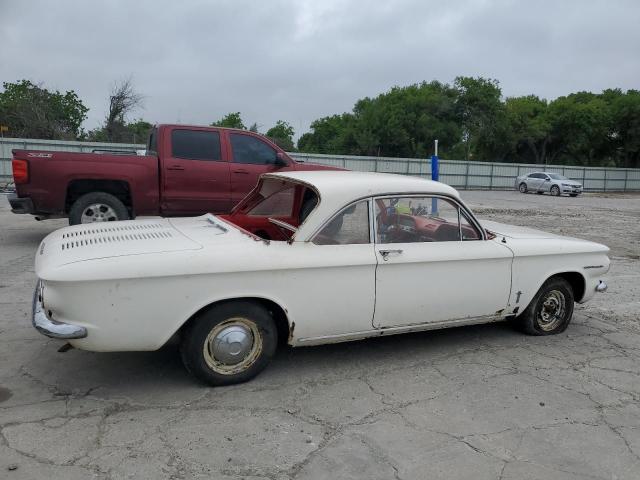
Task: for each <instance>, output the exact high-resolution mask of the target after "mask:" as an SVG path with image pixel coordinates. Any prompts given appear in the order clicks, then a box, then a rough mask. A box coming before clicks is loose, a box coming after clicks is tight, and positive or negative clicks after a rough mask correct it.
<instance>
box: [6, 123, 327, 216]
mask: <svg viewBox="0 0 640 480" xmlns="http://www.w3.org/2000/svg"><path fill="white" fill-rule="evenodd" d="M12 168H13V177H14V181H15V185H16V193H15V194H13V195H11V196H9V203H10V204H11V209H12V211H13V212H14V213H27V214H31V215H35V217H36V219H38V220H42V219H46V218H60V217H69V223H70V224H71V225H75V224H79V223H90V222H100V221H114V220H127V219H130V218H135V217H136V216H137V215H162V216H178V215H180V216H189V215H200V214H203V213H206V212H211V213H228V212H229V211H231V209H232V208H233V206H234V205H236V204H237V203H238V202H239V201H240V200H241V199H242V198H244V196H245V195H246V194H247V193H248V192H249V191H250V190H251V189H252V188H253V187H254V186H255V185H256V184H257V182H258V176H259V175H260V174H262V173H266V172H274V171H284V170H321V169H330V170H334V168H333V167H327V166H323V165H314V164H308V163H299V162H296V161H295V160H293V159H292V158H290V157H289V156H288V155H287V154H286V153H285V152H284V151H283V150H282V149H281V148H279V147H278V146H277V145H276V144H274V143H273V142H271V141H270V140H269V139H267V138H266V137H264V136H262V135H260V134H257V133H253V132H249V131H246V130H236V129H229V128H218V127H197V126H186V125H159V126H157V127H156V128H154V129H153V131H152V132H151V135H150V136H149V142H148V145H147V151H146V155H133V154H130V155H122V154H104V153H72V152H53V151H30V150H13V159H12Z"/></svg>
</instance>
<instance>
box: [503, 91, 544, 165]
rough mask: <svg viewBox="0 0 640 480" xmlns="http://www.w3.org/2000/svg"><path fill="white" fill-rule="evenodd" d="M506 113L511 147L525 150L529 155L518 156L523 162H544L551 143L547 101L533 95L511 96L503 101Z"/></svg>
mask: <svg viewBox="0 0 640 480" xmlns="http://www.w3.org/2000/svg"><path fill="white" fill-rule="evenodd" d="M505 108H506V115H507V119H508V122H509V124H510V126H511V132H512V138H513V148H514V150H515V151H516V152H522V151H523V150H527V151H528V153H529V154H530V155H526V152H525V155H524V158H519V159H518V160H522V161H525V162H532V163H546V160H547V154H548V148H549V146H550V144H551V123H550V121H549V115H548V112H547V110H548V105H547V101H546V100H544V99H540V98H538V97H536V96H535V95H527V96H524V97H511V98H507V99H506V101H505Z"/></svg>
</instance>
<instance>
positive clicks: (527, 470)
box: [0, 191, 640, 480]
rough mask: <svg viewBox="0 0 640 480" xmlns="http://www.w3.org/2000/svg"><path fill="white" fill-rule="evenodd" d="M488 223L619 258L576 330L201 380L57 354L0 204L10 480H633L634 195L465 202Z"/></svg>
mask: <svg viewBox="0 0 640 480" xmlns="http://www.w3.org/2000/svg"><path fill="white" fill-rule="evenodd" d="M462 195H463V197H464V198H465V200H466V201H467V202H468V203H469V205H470V206H471V207H472V208H473V209H474V210H475V211H476V212H478V215H479V217H480V218H486V219H491V220H497V221H501V222H506V223H513V224H518V225H526V226H532V227H536V228H540V229H543V230H548V231H552V232H555V233H560V234H566V235H573V236H578V237H582V238H586V239H590V240H595V241H598V242H602V243H605V244H607V245H609V246H610V247H611V250H612V251H611V257H612V268H611V271H610V273H609V292H607V293H606V294H603V295H597V296H596V298H595V299H594V300H593V301H591V302H589V303H588V304H586V305H582V306H578V307H577V309H576V312H575V315H574V320H573V323H572V325H571V326H570V327H569V329H568V330H567V331H566V332H565V333H563V334H561V335H558V336H554V337H526V336H523V335H521V334H519V333H517V332H515V331H513V330H512V329H511V328H510V327H509V325H507V324H492V325H484V326H474V327H462V328H456V329H450V330H443V331H436V332H426V333H418V334H408V335H402V336H395V337H385V338H378V339H374V340H367V341H362V342H356V343H351V344H342V345H330V346H323V347H307V348H301V349H286V348H285V349H282V350H281V351H280V352H279V353H278V355H277V356H276V358H275V361H274V362H273V364H272V365H271V366H270V367H269V368H268V369H267V370H266V371H265V372H264V373H263V374H261V375H260V376H259V377H258V378H257V379H255V380H254V381H252V382H249V383H246V384H243V385H238V386H233V387H226V388H216V389H212V388H207V387H204V386H201V385H199V384H197V383H195V382H194V381H193V380H192V379H191V378H189V377H188V376H187V375H186V373H185V371H184V370H183V368H182V366H181V363H180V360H179V358H178V355H177V351H176V347H175V345H168V346H166V347H165V348H163V349H162V350H160V351H158V352H148V353H112V354H108V353H90V352H83V351H78V350H71V351H69V352H67V353H58V352H57V348H58V347H59V346H60V342H57V341H54V340H49V339H46V338H45V337H43V336H41V335H39V334H38V333H37V332H36V331H35V330H34V329H33V328H32V327H31V325H30V300H31V294H32V289H33V286H34V282H35V276H34V273H33V255H34V251H35V248H36V247H37V245H38V242H39V241H40V240H41V239H42V238H43V237H44V236H45V235H46V234H47V233H49V232H50V231H52V230H54V229H55V228H58V227H61V226H63V225H64V224H65V222H64V221H62V220H57V221H47V222H42V223H38V222H35V221H34V220H32V219H31V218H29V217H25V216H18V215H13V214H11V213H10V211H9V208H8V204H7V202H6V200H5V199H4V198H2V197H0V478H2V479H21V480H22V479H29V478H52V479H57V478H64V479H76V478H78V479H80V478H82V479H84V478H104V479H112V478H113V479H116V478H127V477H140V478H154V479H161V478H216V479H217V478H221V479H230V478H247V479H272V480H275V479H291V478H297V479H305V478H327V479H335V478H340V479H347V478H366V479H377V478H381V479H382V478H384V479H387V478H400V479H418V478H420V479H423V478H429V479H437V478H443V479H448V480H451V479H457V478H460V479H468V478H473V479H548V478H553V479H585V478H586V479H638V478H640V406H639V403H638V401H639V400H640V362H639V361H638V360H640V322H639V318H638V312H639V310H640V308H639V307H640V196H633V195H615V194H599V195H596V194H586V195H584V196H583V197H579V198H575V199H574V198H552V197H548V196H537V195H521V194H519V193H517V192H475V191H469V192H463V193H462Z"/></svg>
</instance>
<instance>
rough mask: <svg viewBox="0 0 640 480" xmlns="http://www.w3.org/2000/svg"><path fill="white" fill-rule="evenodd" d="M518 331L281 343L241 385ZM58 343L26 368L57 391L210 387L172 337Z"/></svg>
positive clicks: (317, 374) (465, 346)
mask: <svg viewBox="0 0 640 480" xmlns="http://www.w3.org/2000/svg"><path fill="white" fill-rule="evenodd" d="M516 337H517V338H521V334H520V333H518V332H516V331H514V329H513V328H512V327H511V326H510V325H509V323H508V322H500V323H493V324H485V325H474V326H465V327H456V328H449V329H443V330H434V331H427V332H417V333H409V334H403V335H392V336H382V337H376V338H370V339H365V340H360V341H355V342H345V343H337V344H329V345H320V346H312V347H302V348H292V347H289V346H284V347H280V348H279V349H278V351H277V352H276V355H275V358H274V359H273V362H272V363H271V365H270V366H269V367H268V368H267V369H266V370H265V371H264V372H262V373H261V374H260V375H259V376H258V377H257V378H256V379H254V380H253V381H250V382H248V383H246V384H244V385H246V386H247V388H248V389H251V388H252V385H253V386H255V383H256V382H258V383H259V384H260V385H265V384H270V385H272V386H277V385H284V384H287V385H291V384H296V383H297V382H303V381H308V380H309V379H313V378H315V379H318V380H320V379H322V378H326V377H328V376H334V375H335V376H337V377H341V378H342V377H344V376H345V375H346V372H348V373H349V375H348V376H353V375H354V374H355V376H359V374H360V372H361V373H362V374H364V373H367V372H372V371H375V370H377V369H384V368H388V367H389V365H393V366H394V367H400V368H401V367H402V366H407V367H410V365H411V364H412V363H415V362H416V361H422V362H428V361H430V360H434V361H435V360H436V359H438V358H442V357H443V356H450V355H451V354H452V353H458V354H463V353H464V352H465V351H471V350H476V349H482V348H487V346H488V345H491V344H494V343H496V342H504V341H509V340H508V339H510V338H516ZM58 345H59V343H58V342H53V341H50V342H47V343H46V344H45V346H44V347H43V348H42V350H41V351H40V352H39V354H37V355H36V359H35V360H34V361H32V362H31V363H30V364H29V365H28V366H27V367H25V368H26V370H27V372H28V375H29V376H32V377H35V378H38V379H41V380H42V381H43V382H46V384H47V385H49V386H50V390H51V391H52V392H53V394H54V395H56V396H65V395H70V396H82V395H87V394H92V395H94V396H100V397H102V398H105V397H111V398H117V397H120V396H122V397H129V398H131V397H134V398H138V399H139V397H140V396H143V397H145V398H147V397H148V396H149V395H152V396H154V398H156V399H157V400H158V401H159V402H160V403H161V404H164V403H167V402H168V403H170V402H171V401H174V400H176V401H188V400H189V398H192V397H193V395H197V394H198V392H200V391H201V390H202V388H207V386H206V385H203V384H201V383H199V382H198V381H197V380H196V379H194V378H193V377H192V376H191V375H189V374H188V372H187V371H186V370H185V368H184V366H183V365H182V362H181V359H180V353H179V349H178V342H177V339H176V338H173V339H172V340H170V341H169V343H168V344H167V345H165V346H164V347H162V348H161V349H160V350H157V351H155V352H118V353H100V352H86V351H81V350H75V349H72V350H70V351H68V352H65V353H58V352H57V351H56V348H57V346H58ZM236 388H237V387H236ZM171 392H173V393H171ZM178 392H182V393H178ZM167 397H169V399H170V400H167Z"/></svg>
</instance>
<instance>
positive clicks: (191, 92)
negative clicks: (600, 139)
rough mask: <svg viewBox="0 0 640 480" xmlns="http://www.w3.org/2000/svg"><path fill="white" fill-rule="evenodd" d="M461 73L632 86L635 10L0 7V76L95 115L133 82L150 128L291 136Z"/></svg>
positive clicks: (543, 85)
mask: <svg viewBox="0 0 640 480" xmlns="http://www.w3.org/2000/svg"><path fill="white" fill-rule="evenodd" d="M458 75H470V76H483V77H489V78H495V79H497V80H499V81H500V84H501V87H502V92H503V94H504V95H505V96H514V95H523V94H530V93H533V94H536V95H539V96H541V97H544V98H547V99H553V98H556V97H558V96H562V95H566V94H568V93H571V92H575V91H579V90H589V91H594V92H599V91H601V90H602V89H605V88H612V87H620V88H622V89H629V88H635V89H639V88H640V2H638V1H633V0H629V1H615V0H610V1H596V0H590V1H586V0H585V1H562V0H557V1H548V2H544V1H521V2H516V1H506V0H500V1H498V0H496V1H482V0H467V1H449V2H446V1H442V0H440V1H426V0H423V1H420V0H398V1H391V0H385V1H373V0H371V1H334V0H331V1H326V0H297V1H296V0H291V1H287V0H274V1H269V0H262V1H253V2H248V1H239V0H235V1H227V2H223V1H217V2H216V1H189V0H183V1H177V2H176V1H172V2H168V1H167V2H163V1H159V0H156V1H142V0H137V1H127V0H102V1H98V0H96V1H88V0H87V1H81V0H78V1H70V0H50V1H44V0H0V81H8V82H14V81H16V80H19V79H22V78H27V79H30V80H32V81H34V82H39V83H40V82H41V83H42V84H43V85H44V86H46V87H47V88H53V89H59V90H62V91H65V90H72V89H73V90H75V91H76V92H77V93H78V95H79V96H80V98H81V99H82V100H83V101H84V103H85V105H87V106H88V107H89V108H90V111H89V113H88V116H89V118H88V120H87V121H86V122H85V125H84V127H85V128H87V129H89V128H94V127H96V126H97V125H99V124H100V123H101V122H102V120H103V119H104V116H105V114H106V108H107V98H108V92H109V90H110V87H111V86H112V85H113V83H114V81H116V80H118V79H122V78H125V77H128V76H132V77H133V81H134V84H135V87H136V89H137V91H138V92H139V93H141V94H143V95H144V96H145V102H144V108H143V109H142V110H140V111H139V112H137V114H135V115H134V116H135V117H142V118H144V119H146V120H148V121H151V122H158V123H160V122H180V123H195V124H208V123H210V122H212V121H214V120H216V119H219V118H221V117H222V116H223V115H224V114H226V113H228V112H233V111H240V112H241V113H242V118H243V120H244V123H245V124H246V125H247V126H249V125H250V124H251V123H253V122H257V123H258V125H259V126H260V130H261V131H262V132H264V131H266V129H268V128H269V127H271V126H272V125H273V124H274V123H275V121H276V120H278V119H283V120H286V121H288V122H289V123H290V124H291V125H293V126H294V128H295V130H296V136H298V135H300V134H301V133H304V131H306V130H307V129H308V125H309V123H310V122H311V121H313V120H314V119H316V118H319V117H322V116H326V115H331V114H334V113H342V112H345V111H350V110H351V109H352V107H353V104H354V103H355V101H356V100H358V99H359V98H362V97H365V96H375V95H377V94H379V93H382V92H384V91H386V90H388V89H389V88H391V87H393V86H396V85H400V86H403V85H409V84H411V83H416V82H420V81H423V80H426V81H431V80H434V79H435V80H439V81H442V82H447V83H449V82H452V81H453V79H454V78H455V77H456V76H458Z"/></svg>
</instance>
